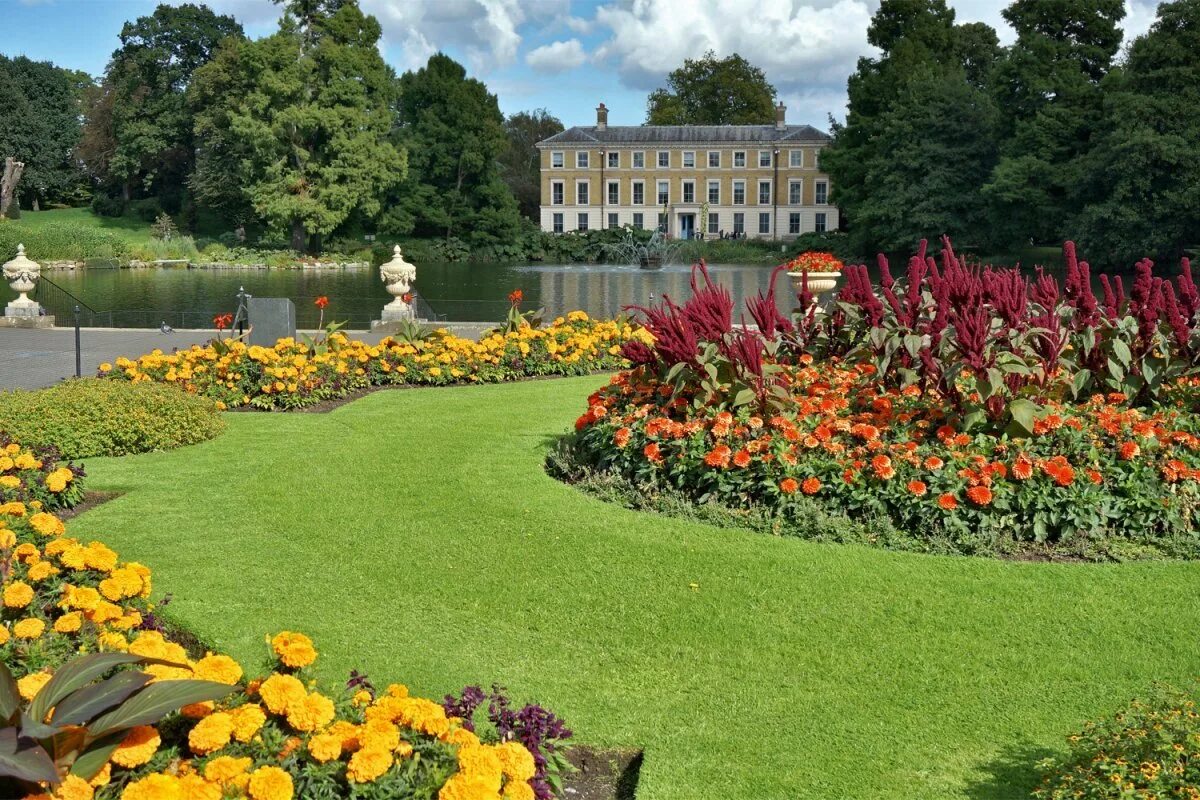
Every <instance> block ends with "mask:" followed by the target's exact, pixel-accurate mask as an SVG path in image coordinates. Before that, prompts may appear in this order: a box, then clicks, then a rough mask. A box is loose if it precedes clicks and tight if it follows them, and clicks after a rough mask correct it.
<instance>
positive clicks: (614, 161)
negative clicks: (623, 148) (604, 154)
mask: <svg viewBox="0 0 1200 800" xmlns="http://www.w3.org/2000/svg"><path fill="white" fill-rule="evenodd" d="M608 166H609V167H610V168H612V169H616V168H617V167H619V166H621V154H620V153H616V152H613V153H609V154H608Z"/></svg>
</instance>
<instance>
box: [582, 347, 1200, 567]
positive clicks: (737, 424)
mask: <svg viewBox="0 0 1200 800" xmlns="http://www.w3.org/2000/svg"><path fill="white" fill-rule="evenodd" d="M806 361H807V363H801V364H797V365H779V367H778V369H780V370H782V374H783V376H784V382H785V383H786V385H787V387H788V390H787V392H786V394H784V395H782V396H779V397H776V398H774V400H773V403H774V406H773V407H772V410H770V411H762V410H760V407H759V406H758V405H757V404H755V403H751V404H747V405H744V406H740V407H736V408H734V409H725V410H718V409H715V408H709V407H705V406H704V405H702V404H697V403H696V402H694V400H695V397H696V396H698V394H699V392H700V391H701V390H700V389H699V388H691V387H684V388H683V389H682V391H680V390H679V387H677V386H675V385H673V384H668V383H667V382H665V381H663V380H660V379H659V378H658V377H657V375H656V373H655V371H653V370H652V369H651V368H649V367H640V368H637V369H635V370H632V371H629V372H624V373H620V374H618V375H615V376H613V378H612V379H611V381H610V383H609V384H608V385H607V386H606V387H604V388H603V389H601V390H600V391H598V392H596V393H595V394H593V395H592V396H591V397H590V398H588V408H587V411H586V412H585V413H584V414H583V415H582V416H581V417H580V418H579V419H578V420H577V421H576V430H577V434H576V437H575V440H574V445H573V446H574V449H575V452H576V455H577V456H578V457H579V458H580V459H582V460H583V461H585V462H586V463H589V464H592V465H595V466H600V467H602V468H603V469H607V470H610V471H615V472H617V473H619V474H621V475H622V476H623V477H625V478H627V479H629V480H630V481H631V482H633V483H634V484H635V485H639V486H642V487H644V488H646V489H648V490H654V489H656V488H670V489H673V490H676V491H682V492H684V493H685V494H689V495H691V496H693V497H695V498H711V499H717V500H720V501H722V502H724V503H726V504H728V505H732V506H737V507H743V506H747V505H758V504H767V505H769V506H774V507H776V508H779V509H784V508H786V507H788V506H789V505H790V504H793V503H795V502H797V499H798V498H800V497H805V496H807V497H809V498H811V499H812V500H814V501H816V502H818V503H820V504H821V505H822V506H824V507H826V508H828V509H829V510H832V511H835V512H838V513H841V514H844V515H847V516H850V517H852V518H861V519H868V518H873V517H877V516H879V515H881V514H883V515H886V516H888V517H890V518H891V520H892V521H893V522H894V523H895V524H896V525H897V526H898V527H899V528H900V529H901V530H903V531H908V532H909V533H910V534H911V535H913V536H914V537H916V538H918V539H922V538H925V539H926V540H929V539H930V538H932V537H937V538H938V540H939V542H940V544H939V547H942V549H944V545H945V544H946V542H951V543H952V546H953V548H954V549H957V550H959V551H961V552H989V553H994V552H997V551H1015V550H1023V549H1030V548H1061V549H1064V550H1070V551H1072V552H1073V553H1074V554H1076V555H1088V556H1093V557H1105V556H1112V557H1117V556H1120V557H1131V556H1171V557H1193V558H1194V557H1200V551H1198V550H1197V548H1196V546H1195V545H1194V544H1190V542H1191V541H1192V540H1193V539H1194V538H1195V537H1194V533H1193V532H1194V531H1195V529H1196V524H1197V522H1198V520H1197V519H1196V510H1195V509H1196V507H1197V500H1198V499H1200V436H1198V435H1197V434H1198V432H1200V421H1198V418H1197V417H1196V416H1195V415H1193V414H1190V413H1187V412H1186V411H1183V410H1181V409H1176V408H1160V409H1158V410H1154V411H1150V410H1145V409H1138V408H1131V407H1129V406H1128V405H1127V403H1126V400H1125V397H1124V396H1123V395H1119V394H1110V395H1107V396H1106V395H1095V396H1093V397H1091V398H1088V399H1085V400H1084V402H1081V403H1079V404H1070V403H1049V404H1046V405H1045V406H1044V408H1043V410H1042V412H1041V415H1040V416H1039V417H1038V418H1037V419H1036V421H1035V423H1034V426H1033V428H1034V430H1033V435H1031V436H1028V437H1024V438H1011V437H1009V436H1008V435H1005V434H995V433H981V432H970V433H969V432H965V431H963V430H962V429H960V428H959V427H957V426H956V424H955V423H954V421H953V420H954V417H952V416H951V414H952V410H951V409H949V407H948V404H947V403H945V402H944V399H943V398H941V397H940V396H939V395H938V394H937V392H936V391H934V390H927V391H923V390H922V389H920V388H919V387H918V386H915V385H914V386H910V387H908V388H906V389H903V390H900V389H896V388H887V387H885V386H884V385H882V384H881V383H880V382H879V381H877V380H876V379H875V373H874V368H873V367H872V366H871V365H868V364H847V363H842V362H838V361H837V360H830V361H825V362H813V361H812V360H811V359H807V360H806ZM1105 548H1110V549H1107V550H1106V549H1105Z"/></svg>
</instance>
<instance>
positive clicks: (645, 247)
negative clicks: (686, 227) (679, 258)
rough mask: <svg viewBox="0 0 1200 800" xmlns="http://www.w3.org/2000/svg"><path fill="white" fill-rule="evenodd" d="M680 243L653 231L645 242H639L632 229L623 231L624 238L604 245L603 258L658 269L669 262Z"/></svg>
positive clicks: (618, 262)
mask: <svg viewBox="0 0 1200 800" xmlns="http://www.w3.org/2000/svg"><path fill="white" fill-rule="evenodd" d="M680 245H681V243H680V242H678V241H672V240H670V239H668V238H667V237H666V236H663V234H662V232H661V231H658V230H656V231H654V232H653V233H652V234H650V238H649V239H648V240H647V241H645V242H639V241H638V240H637V237H636V236H635V235H634V231H633V229H632V228H631V229H629V230H626V231H625V239H624V240H623V241H620V242H613V243H612V244H606V245H604V254H605V258H606V259H607V260H609V261H610V262H612V263H615V264H630V265H637V266H639V267H641V268H642V269H660V268H661V267H662V265H663V264H667V263H670V261H671V259H672V258H673V257H674V256H675V254H676V252H678V250H679V247H680Z"/></svg>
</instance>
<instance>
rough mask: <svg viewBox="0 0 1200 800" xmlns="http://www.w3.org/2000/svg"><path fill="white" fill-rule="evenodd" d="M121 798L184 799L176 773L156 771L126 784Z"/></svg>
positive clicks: (141, 799)
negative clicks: (166, 773) (167, 773)
mask: <svg viewBox="0 0 1200 800" xmlns="http://www.w3.org/2000/svg"><path fill="white" fill-rule="evenodd" d="M121 800H183V792H182V790H181V789H180V786H179V779H178V778H176V777H175V776H174V775H164V774H162V773H161V772H155V773H154V774H152V775H147V776H146V777H144V778H142V779H141V780H140V781H134V782H133V783H131V784H129V785H128V786H126V787H125V791H123V792H121Z"/></svg>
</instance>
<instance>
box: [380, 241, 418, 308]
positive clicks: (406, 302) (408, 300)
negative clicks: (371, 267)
mask: <svg viewBox="0 0 1200 800" xmlns="http://www.w3.org/2000/svg"><path fill="white" fill-rule="evenodd" d="M379 277H380V278H382V279H383V284H384V288H385V289H387V291H388V294H390V295H391V296H392V297H394V298H395V299H394V300H392V302H390V303H388V304H387V305H386V306H384V307H383V316H382V317H381V321H382V322H399V321H407V320H415V319H416V318H417V315H416V312H414V311H413V306H412V293H411V290H412V285H413V283H414V282H415V281H416V280H417V268H416V267H414V266H413V265H412V264H410V263H408V262H407V261H405V260H404V256H403V255H401V254H400V245H396V247H395V249H394V250H393V251H392V260H391V261H388V262H387V263H385V264H383V265H381V266H380V267H379Z"/></svg>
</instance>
